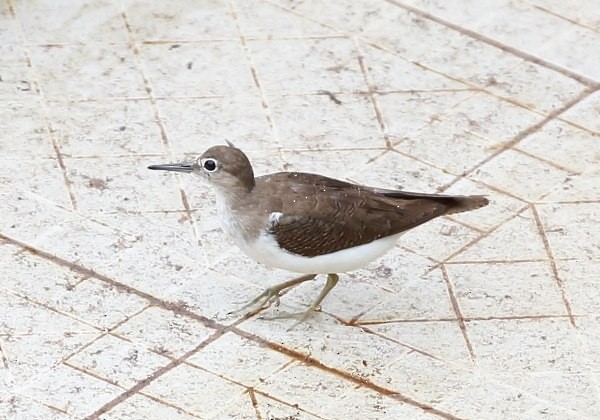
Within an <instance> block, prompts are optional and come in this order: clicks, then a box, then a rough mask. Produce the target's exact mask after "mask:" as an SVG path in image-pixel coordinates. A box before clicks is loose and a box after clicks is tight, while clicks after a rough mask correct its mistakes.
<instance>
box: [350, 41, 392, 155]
mask: <svg viewBox="0 0 600 420" xmlns="http://www.w3.org/2000/svg"><path fill="white" fill-rule="evenodd" d="M352 41H353V43H354V48H355V49H356V52H357V53H358V57H357V58H358V64H359V66H360V71H361V73H362V75H363V80H364V82H365V85H366V86H367V94H368V96H369V99H370V100H371V104H372V105H373V110H374V111H375V117H376V118H377V122H378V123H379V128H380V129H381V134H382V135H383V140H384V141H385V145H386V147H387V148H388V149H391V148H392V147H393V146H392V142H391V140H390V137H389V135H388V130H387V128H386V124H385V119H384V118H383V113H382V112H381V109H380V108H379V103H378V101H377V99H376V98H375V95H374V94H373V85H372V84H371V83H370V82H369V71H368V70H367V66H366V65H365V58H364V55H363V53H362V50H361V49H360V46H359V45H358V41H357V40H356V38H352Z"/></svg>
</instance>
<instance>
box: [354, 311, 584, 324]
mask: <svg viewBox="0 0 600 420" xmlns="http://www.w3.org/2000/svg"><path fill="white" fill-rule="evenodd" d="M586 316H587V314H585V315H573V317H575V318H581V317H586ZM555 318H556V319H563V318H564V319H569V315H553V314H546V315H504V316H470V317H463V320H464V321H465V323H467V322H481V321H510V320H536V319H555ZM428 322H450V323H452V322H457V320H456V318H436V319H423V318H415V319H386V320H381V321H380V320H365V321H357V322H356V323H355V324H354V325H356V326H358V327H362V326H365V325H366V326H368V325H385V324H412V323H428Z"/></svg>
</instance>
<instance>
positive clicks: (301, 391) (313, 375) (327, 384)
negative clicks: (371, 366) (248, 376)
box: [257, 364, 354, 417]
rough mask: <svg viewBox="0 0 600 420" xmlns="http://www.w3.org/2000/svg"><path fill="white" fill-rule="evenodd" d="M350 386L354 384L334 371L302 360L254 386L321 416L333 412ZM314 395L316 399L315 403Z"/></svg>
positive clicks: (351, 387)
mask: <svg viewBox="0 0 600 420" xmlns="http://www.w3.org/2000/svg"><path fill="white" fill-rule="evenodd" d="M353 388H354V385H353V384H351V383H349V382H347V381H343V380H342V379H340V378H338V377H337V376H335V375H333V374H330V373H327V372H324V371H322V370H320V369H316V368H314V367H311V366H307V365H303V364H294V365H291V366H290V367H288V368H287V369H285V370H283V371H281V372H279V373H278V374H277V375H275V376H272V377H270V378H267V379H266V380H265V381H264V382H263V383H261V384H260V385H259V386H257V389H258V390H260V391H263V392H266V393H267V394H268V395H271V396H273V397H276V398H278V399H280V400H283V401H285V402H287V403H289V404H291V405H294V404H297V405H298V406H299V407H300V408H306V409H308V410H310V411H312V412H313V413H315V414H317V415H320V416H324V417H331V416H334V413H336V412H338V410H339V408H338V407H340V405H341V401H340V399H341V397H342V396H343V395H345V394H346V393H347V392H349V391H350V390H352V389H353ZM315 399H318V400H319V404H318V406H315V404H314V401H315ZM340 408H341V407H340Z"/></svg>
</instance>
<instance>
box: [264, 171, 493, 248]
mask: <svg viewBox="0 0 600 420" xmlns="http://www.w3.org/2000/svg"><path fill="white" fill-rule="evenodd" d="M264 178H265V185H266V184H270V187H271V188H273V187H274V184H277V185H278V186H279V187H280V188H281V190H278V189H277V188H275V190H278V193H279V195H278V197H271V198H270V200H269V201H270V207H269V208H271V209H275V208H277V211H278V212H280V213H282V215H281V217H279V218H278V219H271V223H270V225H269V226H268V227H267V229H268V231H269V232H270V233H272V234H273V235H274V236H275V238H276V240H277V242H278V244H279V246H281V247H282V248H283V249H286V250H287V251H289V252H292V253H295V254H299V255H303V256H305V257H314V256H317V255H323V254H328V253H332V252H335V251H339V250H342V249H346V248H351V247H354V246H358V245H363V244H366V243H369V242H372V241H374V240H377V239H380V238H383V237H386V236H390V235H394V234H397V233H401V232H404V231H406V230H409V229H412V228H413V227H416V226H418V225H420V224H422V223H425V222H427V221H429V220H431V219H433V218H435V217H438V216H441V215H444V214H450V213H456V212H460V211H467V210H472V209H475V208H478V207H482V206H485V205H486V204H487V200H486V199H485V198H484V197H481V196H449V195H441V194H420V193H413V192H406V191H397V190H384V189H375V188H369V187H363V186H359V185H355V184H351V183H348V182H345V181H340V180H336V179H333V178H326V177H322V176H319V175H313V174H306V173H278V174H273V175H270V176H266V177H264ZM267 178H269V179H267ZM270 191H273V189H271V190H270ZM283 197H287V198H288V199H286V200H284V199H283ZM275 202H277V204H276V205H275Z"/></svg>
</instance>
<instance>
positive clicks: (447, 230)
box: [402, 218, 480, 261]
mask: <svg viewBox="0 0 600 420" xmlns="http://www.w3.org/2000/svg"><path fill="white" fill-rule="evenodd" d="M479 236H480V233H479V232H477V231H475V230H473V229H470V228H468V227H466V226H464V225H461V224H459V223H456V222H453V221H452V220H448V219H447V218H439V219H435V220H432V221H430V222H427V223H424V224H423V225H421V226H419V227H418V228H416V229H415V230H412V231H411V232H409V233H407V234H406V235H403V236H402V245H403V246H405V247H406V248H408V249H411V250H412V251H414V252H416V253H417V254H419V255H425V256H427V257H429V258H433V259H434V260H437V261H442V260H444V259H446V258H447V257H449V256H450V255H452V254H453V253H454V252H456V251H458V250H459V249H460V248H462V247H463V246H464V245H466V244H467V243H469V242H471V241H472V240H473V239H475V238H477V237H479Z"/></svg>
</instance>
